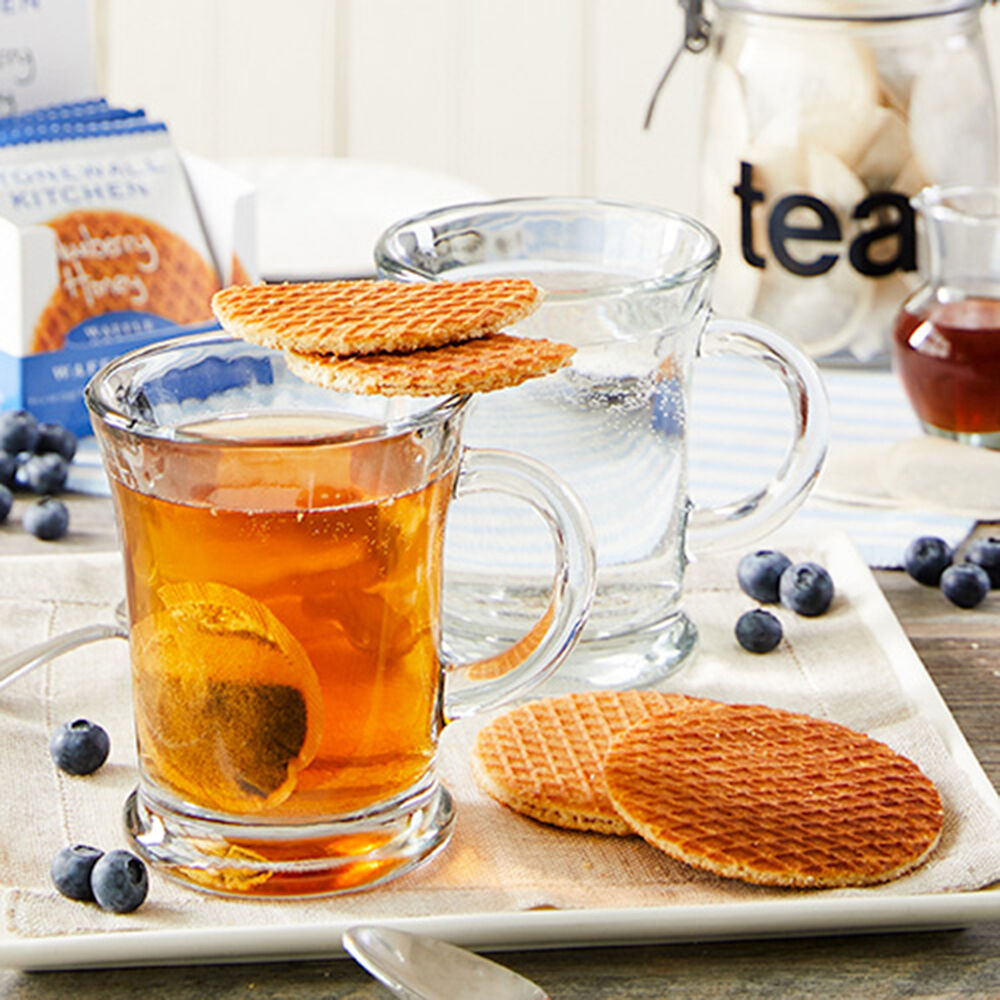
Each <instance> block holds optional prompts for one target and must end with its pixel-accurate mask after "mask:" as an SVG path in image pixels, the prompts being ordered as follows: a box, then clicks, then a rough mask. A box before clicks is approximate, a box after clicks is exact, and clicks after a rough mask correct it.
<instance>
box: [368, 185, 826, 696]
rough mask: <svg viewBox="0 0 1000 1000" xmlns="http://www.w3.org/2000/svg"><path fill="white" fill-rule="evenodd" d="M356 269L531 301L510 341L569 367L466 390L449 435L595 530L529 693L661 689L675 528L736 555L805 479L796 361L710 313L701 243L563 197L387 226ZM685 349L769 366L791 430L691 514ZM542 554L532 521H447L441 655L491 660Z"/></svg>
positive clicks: (710, 270) (807, 393)
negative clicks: (764, 463) (521, 476)
mask: <svg viewBox="0 0 1000 1000" xmlns="http://www.w3.org/2000/svg"><path fill="white" fill-rule="evenodd" d="M375 258H376V263H377V265H378V270H379V273H380V275H381V276H383V277H388V278H394V279H397V280H401V281H438V280H461V279H468V278H483V277H490V276H500V275H509V276H523V277H528V278H531V279H533V280H534V281H535V282H536V283H537V284H539V285H540V286H541V287H542V288H543V289H544V291H545V299H544V301H543V304H542V306H541V308H540V309H539V310H538V312H537V313H535V314H534V315H533V316H531V317H529V318H528V319H527V320H525V321H522V322H521V323H519V324H517V327H516V330H515V332H517V333H519V334H522V335H524V336H527V337H532V336H537V337H545V338H548V339H550V340H557V341H563V342H568V343H571V344H574V345H575V346H576V347H577V352H576V354H575V355H574V357H573V360H572V364H571V366H569V367H567V368H565V369H563V370H562V371H560V372H558V373H556V374H554V375H551V376H549V377H547V378H544V379H539V380H536V381H535V382H533V383H528V384H525V385H523V386H519V387H517V388H513V389H505V390H502V391H500V392H494V393H488V394H485V395H483V396H482V397H480V398H479V399H478V400H477V401H476V406H475V408H474V409H473V411H472V412H471V413H470V418H469V421H468V423H467V426H466V433H467V434H468V435H469V437H468V440H470V441H473V440H474V441H475V442H476V443H477V444H479V445H487V444H488V445H489V446H491V447H505V448H512V449H515V450H517V451H519V452H523V453H525V454H529V455H532V456H534V457H536V458H538V459H539V460H541V461H543V462H545V463H546V464H547V465H549V466H550V467H551V468H553V469H555V470H557V472H558V473H559V475H560V477H561V478H563V479H564V480H565V481H566V482H568V483H569V484H570V485H571V486H572V488H573V490H574V492H575V493H576V494H577V495H578V496H579V497H580V498H581V500H582V501H583V503H584V506H585V507H586V509H587V511H588V513H589V515H590V519H591V521H592V523H593V525H594V531H595V537H596V542H597V558H598V590H597V596H596V598H595V601H594V606H593V608H592V611H591V615H590V618H589V621H588V624H587V627H586V629H585V631H584V635H583V639H582V641H581V642H580V644H579V645H578V646H577V648H576V649H575V651H574V653H573V655H572V657H570V658H569V660H568V661H567V662H566V663H565V664H564V665H563V667H562V668H560V670H559V671H558V673H557V674H556V675H553V677H552V678H550V680H549V681H548V682H547V683H546V689H547V690H573V689H578V690H579V689H584V690H586V689H600V688H629V687H641V686H649V685H653V684H656V683H658V682H660V681H662V680H663V679H664V678H666V677H667V676H669V675H670V674H671V673H672V672H673V671H674V670H675V669H677V668H678V667H679V666H680V665H681V664H682V663H683V662H684V660H685V659H686V657H687V656H688V655H689V653H690V652H691V650H692V648H693V647H694V644H695V640H696V630H695V628H694V626H693V624H692V623H691V622H690V620H689V619H688V618H687V616H686V615H685V613H684V611H683V607H682V583H683V576H684V566H685V562H686V559H687V540H688V536H690V542H691V544H692V546H693V547H695V548H707V547H709V546H712V545H720V544H728V545H732V546H738V545H742V544H746V543H748V542H750V541H752V540H754V539H756V538H758V537H760V536H761V535H763V534H764V533H766V532H767V531H769V530H771V529H773V528H775V527H777V526H778V525H779V524H780V523H782V522H783V521H784V520H785V519H786V518H787V517H788V516H789V515H790V514H791V513H792V512H793V511H794V510H795V508H796V506H797V505H798V504H799V503H800V502H801V501H802V500H803V499H804V497H805V496H806V494H807V491H808V489H809V488H810V486H811V484H812V483H813V481H814V480H815V477H816V476H817V474H818V472H819V469H820V466H821V463H822V460H823V457H824V455H825V450H826V444H827V438H828V407H827V401H826V394H825V390H824V387H823V384H822V381H821V379H820V377H819V374H818V372H817V370H816V368H815V366H814V365H813V364H812V362H811V361H810V360H809V359H808V358H807V357H806V356H805V355H804V354H803V353H802V352H800V351H799V350H797V349H796V348H795V347H793V346H792V345H790V344H789V343H787V342H786V341H785V340H783V339H782V338H781V337H779V336H778V335H777V334H775V333H773V332H772V331H770V330H768V329H766V328H765V327H762V326H760V325H758V324H755V323H752V322H749V321H746V322H735V321H723V320H717V319H713V318H712V311H711V294H712V280H713V275H714V273H715V269H716V265H717V263H718V260H719V244H718V241H717V240H716V238H715V236H714V235H713V234H712V233H711V232H710V231H709V230H708V229H707V228H706V227H705V226H703V225H702V224H701V223H699V222H697V221H696V220H694V219H691V218H689V217H687V216H684V215H681V214H677V213H674V212H670V211H667V210H664V209H659V208H653V207H646V206H640V205H628V204H616V203H608V202H602V201H595V200H592V199H576V198H531V199H520V200H507V201H496V202H487V203H482V204H467V205H459V206H455V207H450V208H444V209H440V210H437V211H433V212H430V213H428V214H424V215H420V216H417V217H415V218H411V219H408V220H405V221H402V222H399V223H398V224H396V225H394V226H392V227H391V228H390V229H388V230H387V231H386V232H385V233H384V234H383V235H382V236H381V237H380V239H379V241H378V243H377V246H376V250H375ZM699 353H700V354H718V353H735V354H740V355H745V356H748V357H751V358H755V359H758V360H760V361H762V362H764V363H765V364H766V365H768V366H770V367H771V368H772V369H773V370H774V371H775V372H776V373H777V374H778V375H779V377H780V378H781V379H782V380H783V382H784V384H785V386H786V388H787V390H788V393H789V396H790V401H791V405H792V411H793V419H794V422H795V429H794V439H793V440H792V441H791V443H790V448H789V451H788V453H787V455H786V456H785V459H784V461H783V464H782V465H781V468H780V469H779V470H778V472H777V473H776V475H775V476H774V478H773V479H771V480H770V481H769V482H768V483H766V485H764V486H762V487H761V489H760V490H759V491H758V492H756V493H755V494H753V495H752V496H749V497H745V498H742V499H740V500H738V501H737V502H735V503H733V504H732V505H730V506H727V507H724V508H717V509H699V510H696V511H694V512H693V514H692V513H691V510H690V508H691V504H690V501H689V499H688V483H687V458H686V451H687V442H688V433H687V416H686V415H687V411H688V394H689V389H690V385H691V377H692V366H693V363H694V360H695V358H696V356H697V355H698V354H699ZM751 406H752V404H751V402H750V401H747V400H734V401H733V408H732V419H733V423H734V426H735V425H737V424H738V423H740V424H745V423H746V422H747V421H750V420H752V419H753V411H752V408H751ZM689 514H690V515H691V516H690V517H689ZM473 516H474V518H475V519H474V520H473ZM484 524H492V525H493V526H494V528H495V532H489V533H487V532H484V531H483V525H484ZM515 524H516V528H515ZM497 536H499V537H500V538H502V539H503V545H502V546H500V547H498V546H497V545H496V544H495V542H496V541H497ZM550 552H551V545H550V544H549V542H548V540H547V538H546V537H545V532H544V529H543V526H542V525H541V524H538V523H526V522H525V520H524V519H522V518H518V516H517V512H516V511H512V510H510V509H509V508H507V507H505V506H504V505H503V504H502V502H501V501H500V500H498V499H497V498H494V497H491V498H489V501H488V502H484V503H482V504H480V505H479V506H478V508H477V509H476V510H474V511H473V510H468V511H466V512H464V513H463V512H461V511H459V512H456V516H455V517H454V518H453V519H452V521H451V522H450V523H449V536H448V544H447V549H446V559H445V565H446V575H445V588H446V593H447V594H448V596H449V600H448V612H447V613H448V616H449V617H448V625H449V628H448V634H449V641H450V642H451V643H453V652H455V653H456V654H457V653H459V652H460V653H461V654H462V655H463V656H468V655H484V654H485V653H487V652H496V651H497V650H499V649H501V648H502V647H503V646H504V645H505V644H508V643H510V642H512V641H514V639H515V638H516V636H517V635H518V634H520V633H522V632H523V631H524V630H525V629H526V628H527V627H529V625H530V622H531V621H532V620H533V619H535V618H537V617H538V616H539V615H540V614H542V613H543V611H544V607H545V600H544V594H545V586H544V584H543V582H542V581H543V579H545V578H546V574H547V572H548V566H549V560H550Z"/></svg>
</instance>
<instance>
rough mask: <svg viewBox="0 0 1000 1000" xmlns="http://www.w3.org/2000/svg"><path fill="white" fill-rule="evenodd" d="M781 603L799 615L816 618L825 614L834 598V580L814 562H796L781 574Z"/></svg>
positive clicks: (779, 588)
mask: <svg viewBox="0 0 1000 1000" xmlns="http://www.w3.org/2000/svg"><path fill="white" fill-rule="evenodd" d="M778 590H779V593H780V594H781V603H782V604H784V605H785V607H786V608H791V610H792V611H794V612H795V613H796V614H798V615H806V616H808V617H810V618H814V617H815V616H816V615H821V614H823V612H824V611H826V609H827V608H828V607H830V602H831V601H832V600H833V580H831V579H830V574H829V573H828V572H827V571H826V570H825V569H823V567H822V566H820V565H818V564H817V563H814V562H801V563H796V564H795V565H794V566H789V567H788V568H787V569H786V570H785V571H784V573H782V574H781V581H780V583H779V585H778Z"/></svg>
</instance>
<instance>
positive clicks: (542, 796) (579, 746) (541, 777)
mask: <svg viewBox="0 0 1000 1000" xmlns="http://www.w3.org/2000/svg"><path fill="white" fill-rule="evenodd" d="M697 704H709V703H706V702H702V701H701V700H700V699H696V698H686V697H684V696H683V695H669V694H660V693H658V692H655V691H597V692H586V693H574V694H567V695H559V696H556V697H551V698H542V699H540V700H538V701H533V702H528V703H526V704H524V705H518V706H517V707H516V708H512V709H510V710H508V711H507V712H504V713H503V714H502V715H500V716H498V717H497V718H495V719H493V720H492V721H491V722H489V723H487V724H486V725H485V726H484V727H483V728H482V729H481V730H480V731H479V733H478V734H477V735H476V740H475V744H474V747H473V753H472V770H473V774H474V775H475V778H476V781H477V782H478V784H479V785H480V787H481V788H482V789H483V790H484V791H485V792H487V793H488V794H489V795H490V796H492V797H493V798H495V799H496V800H497V801H498V802H501V803H503V804H504V805H506V806H509V807H510V808H511V809H514V810H515V811H516V812H519V813H523V814H524V815H525V816H530V817H532V818H533V819H536V820H540V821H541V822H543V823H549V824H551V825H553V826H559V827H564V828H566V829H569V830H591V831H595V832H598V833H609V834H617V835H619V836H626V835H628V834H631V833H634V831H633V830H632V828H631V827H630V826H629V825H628V824H627V823H626V822H625V820H623V819H622V818H621V816H619V814H618V813H617V812H616V811H615V809H614V807H613V806H612V804H611V801H610V800H609V799H608V796H607V792H606V791H605V787H604V768H603V760H604V755H605V753H606V752H607V750H608V748H609V747H610V746H611V744H612V742H613V740H614V739H615V737H616V736H618V735H620V734H621V733H624V732H625V731H627V730H628V729H629V728H630V727H631V726H633V725H634V724H635V723H637V722H640V721H642V720H643V719H647V718H649V717H650V716H651V715H652V714H653V713H654V712H664V713H673V712H683V711H686V710H688V709H689V708H690V707H691V706H692V705H697Z"/></svg>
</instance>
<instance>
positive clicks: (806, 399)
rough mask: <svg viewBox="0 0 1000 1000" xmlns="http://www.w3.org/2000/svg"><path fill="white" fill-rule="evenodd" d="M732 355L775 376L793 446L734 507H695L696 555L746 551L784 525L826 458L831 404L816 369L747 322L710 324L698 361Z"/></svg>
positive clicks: (691, 529) (691, 532)
mask: <svg viewBox="0 0 1000 1000" xmlns="http://www.w3.org/2000/svg"><path fill="white" fill-rule="evenodd" d="M719 354H736V355H740V356H742V357H748V358H753V359H755V360H757V361H761V362H763V363H764V364H765V365H767V366H768V367H769V368H771V369H772V370H774V371H775V372H777V374H778V377H779V379H780V380H781V382H782V383H783V384H784V386H785V389H786V390H787V392H788V398H789V402H790V403H791V407H792V416H793V419H794V422H795V428H794V433H793V437H792V443H791V446H790V447H789V449H788V452H787V453H786V454H785V457H784V459H783V460H782V463H781V466H780V467H779V469H778V471H777V472H776V473H775V475H774V478H772V479H771V480H770V481H769V482H768V483H766V484H765V485H764V486H763V487H762V488H761V489H760V490H758V491H756V492H755V493H750V494H748V495H747V496H745V497H743V498H742V499H740V500H737V501H736V502H734V503H729V504H722V505H720V506H716V507H697V506H696V507H695V508H694V510H693V511H692V513H691V517H690V520H689V523H688V540H689V542H690V544H691V547H692V549H693V550H695V551H698V552H706V551H711V550H713V549H728V548H736V547H738V546H742V545H747V544H749V543H751V542H753V541H755V540H756V539H758V538H760V537H762V536H763V535H766V534H768V533H769V532H771V531H773V530H774V529H775V528H777V527H778V526H779V525H781V524H783V523H784V522H785V521H787V520H788V518H789V517H791V515H792V514H793V513H794V512H795V511H796V510H797V509H798V507H799V506H800V505H801V504H802V502H803V501H804V500H805V498H806V497H807V496H808V494H809V490H810V489H811V488H812V485H813V483H814V482H815V481H816V478H817V476H819V472H820V469H821V468H822V466H823V461H824V459H825V458H826V452H827V448H828V446H829V440H830V404H829V400H828V397H827V392H826V386H825V385H824V384H823V379H822V377H821V375H820V373H819V369H818V368H817V367H816V365H815V364H814V363H813V362H812V360H811V359H810V358H809V357H807V356H806V355H805V354H804V353H803V352H802V351H800V350H799V349H798V348H797V347H795V346H794V345H793V344H791V343H789V342H788V341H787V340H786V339H785V338H784V337H782V336H780V335H779V334H777V333H775V332H774V331H773V330H771V329H769V328H768V327H766V326H763V325H762V324H760V323H754V322H752V321H750V320H730V319H713V320H711V321H710V322H709V323H708V325H707V326H706V328H705V332H704V334H703V335H702V339H701V343H700V344H699V356H702V357H705V356H714V355H719Z"/></svg>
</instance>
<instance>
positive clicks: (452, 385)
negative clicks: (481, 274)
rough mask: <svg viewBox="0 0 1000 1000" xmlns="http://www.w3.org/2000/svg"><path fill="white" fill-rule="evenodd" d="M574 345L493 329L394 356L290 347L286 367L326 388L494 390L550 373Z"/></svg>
mask: <svg viewBox="0 0 1000 1000" xmlns="http://www.w3.org/2000/svg"><path fill="white" fill-rule="evenodd" d="M575 351H576V348H575V347H571V346H569V345H568V344H557V343H553V342H552V341H550V340H541V339H533V338H529V337H512V336H510V335H509V334H506V333H491V334H487V335H485V336H483V337H477V338H476V339H474V340H466V341H464V342H462V343H460V344H448V345H446V346H444V347H429V348H424V349H422V350H415V351H409V352H401V353H393V354H388V353H386V354H358V355H355V356H354V357H343V358H340V357H334V356H332V355H326V354H302V353H300V352H298V351H286V352H285V357H286V360H287V362H288V368H289V370H290V371H292V372H294V373H295V374H296V375H298V376H299V378H301V379H304V380H305V381H307V382H312V383H313V384H314V385H319V386H322V387H323V388H325V389H335V390H338V391H340V392H353V393H359V394H374V393H379V394H381V395H383V396H445V395H450V394H451V393H467V392H493V391H494V390H496V389H508V388H510V387H511V386H515V385H520V384H521V383H522V382H526V381H527V380H528V379H532V378H539V377H540V376H542V375H549V374H551V373H552V372H554V371H558V370H559V369H560V368H562V367H564V366H565V365H567V364H569V361H570V358H571V357H572V356H573V354H574V353H575Z"/></svg>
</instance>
